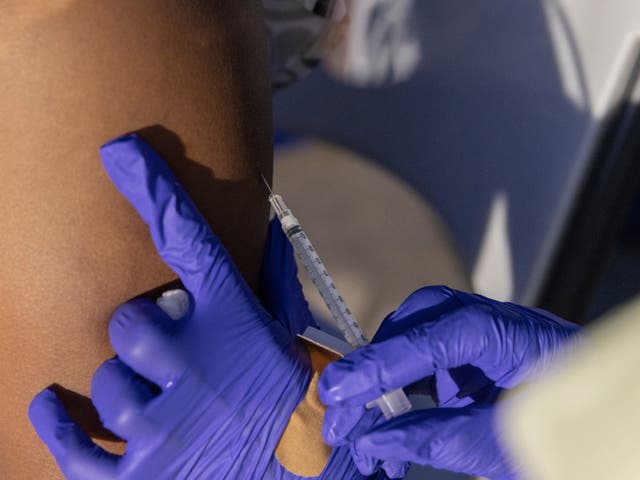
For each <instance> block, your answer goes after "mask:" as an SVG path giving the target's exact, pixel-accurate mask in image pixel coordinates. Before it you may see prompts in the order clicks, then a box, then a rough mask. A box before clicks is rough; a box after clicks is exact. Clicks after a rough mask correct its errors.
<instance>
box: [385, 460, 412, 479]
mask: <svg viewBox="0 0 640 480" xmlns="http://www.w3.org/2000/svg"><path fill="white" fill-rule="evenodd" d="M410 466H411V465H410V464H409V462H399V461H396V460H385V461H384V462H382V469H383V470H384V471H385V473H386V474H387V477H389V478H404V477H405V476H406V475H407V472H408V471H409V467H410Z"/></svg>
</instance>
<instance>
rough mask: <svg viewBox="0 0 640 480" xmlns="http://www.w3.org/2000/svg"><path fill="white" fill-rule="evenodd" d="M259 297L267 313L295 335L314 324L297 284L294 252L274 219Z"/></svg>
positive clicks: (270, 228) (261, 277) (267, 245)
mask: <svg viewBox="0 0 640 480" xmlns="http://www.w3.org/2000/svg"><path fill="white" fill-rule="evenodd" d="M259 293H260V298H261V299H262V302H263V305H264V307H265V309H266V310H267V311H268V312H269V313H270V314H271V315H272V316H273V317H274V318H276V319H277V320H279V321H280V322H282V323H283V324H284V326H285V327H286V328H287V329H288V330H289V331H290V333H291V334H292V335H297V334H299V333H302V332H304V330H305V329H306V328H307V326H309V325H313V324H314V321H313V318H312V316H311V312H309V305H308V304H307V300H306V299H305V298H304V295H303V293H302V285H300V282H299V281H298V267H297V266H296V261H295V258H294V256H293V248H292V247H291V243H290V242H289V240H288V239H287V236H286V235H285V233H284V232H283V231H282V227H281V226H280V222H279V221H278V219H277V218H274V219H273V220H272V221H271V223H270V224H269V234H268V237H267V242H266V245H265V251H264V258H263V260H262V268H261V271H260V279H259Z"/></svg>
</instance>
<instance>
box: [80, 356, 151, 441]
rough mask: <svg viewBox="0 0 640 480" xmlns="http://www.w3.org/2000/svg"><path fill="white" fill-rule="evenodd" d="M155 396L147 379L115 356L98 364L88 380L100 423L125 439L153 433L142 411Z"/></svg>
mask: <svg viewBox="0 0 640 480" xmlns="http://www.w3.org/2000/svg"><path fill="white" fill-rule="evenodd" d="M156 396H157V395H156V392H155V391H154V389H153V387H152V386H151V385H150V384H149V383H148V382H146V381H145V380H144V379H143V378H142V377H140V376H139V375H138V374H136V373H135V372H134V371H133V370H131V369H130V368H129V367H128V366H127V365H125V364H124V363H122V362H121V361H120V360H119V359H117V358H113V359H111V360H107V361H106V362H104V363H103V364H102V365H100V366H99V367H98V369H97V370H96V372H95V373H94V374H93V379H92V380H91V400H92V401H93V404H94V405H95V407H96V409H97V410H98V413H99V414H100V419H101V420H102V423H103V425H104V426H105V427H106V428H108V429H109V430H110V431H112V432H113V433H115V434H116V435H118V436H119V437H120V438H122V439H124V440H127V441H129V440H131V439H132V438H133V437H134V436H136V435H137V436H138V437H144V436H150V435H152V432H151V431H150V430H151V426H150V425H149V424H147V422H146V419H145V418H144V416H143V411H144V408H145V406H146V405H147V404H148V403H149V402H150V401H151V400H152V399H153V398H155V397H156Z"/></svg>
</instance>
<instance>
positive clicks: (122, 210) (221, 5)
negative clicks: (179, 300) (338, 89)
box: [0, 0, 272, 480]
mask: <svg viewBox="0 0 640 480" xmlns="http://www.w3.org/2000/svg"><path fill="white" fill-rule="evenodd" d="M0 11H2V15H0V105H1V106H2V107H1V108H2V115H0V298H2V302H0V324H1V326H2V335H0V368H2V376H3V380H4V382H3V388H2V389H1V390H0V407H1V408H0V425H1V426H2V427H0V446H1V448H0V472H2V474H1V476H2V478H3V479H7V480H22V479H32V478H38V479H42V480H53V479H59V478H61V475H60V473H59V472H58V469H57V467H56V466H55V464H54V462H53V460H52V459H51V458H50V456H49V454H48V452H47V449H46V447H45V446H44V445H43V444H42V443H40V441H39V440H38V439H37V437H36V435H35V433H34V431H33V429H32V428H31V425H30V424H29V421H28V419H27V415H26V411H27V406H28V404H29V402H30V400H31V398H32V397H33V396H34V395H35V394H36V393H37V392H39V391H40V390H42V389H43V388H44V387H46V386H47V385H49V384H51V383H54V382H55V383H56V384H57V385H58V386H57V387H56V388H57V389H58V392H60V395H61V396H62V397H63V399H64V401H65V403H66V404H67V405H68V406H69V410H70V414H71V415H72V416H74V417H75V418H77V419H79V421H81V422H82V423H83V424H84V425H85V426H86V428H87V429H89V430H91V431H93V433H94V436H95V437H96V438H98V439H100V438H102V439H103V440H101V443H102V445H104V446H107V447H108V448H110V449H111V450H113V451H118V450H120V451H121V450H122V447H121V446H119V445H118V444H117V443H114V442H111V441H109V440H108V434H107V433H106V432H100V431H98V428H97V427H98V425H97V421H96V418H95V415H94V412H93V410H92V409H91V408H90V405H89V404H88V403H87V401H86V396H87V395H88V393H89V386H90V381H91V376H92V374H93V371H94V370H95V369H96V367H97V366H98V365H100V363H102V361H104V360H105V359H107V358H109V357H110V356H112V355H113V351H112V350H111V347H110V346H109V341H108V336H107V323H108V321H109V318H110V316H111V313H112V312H113V310H114V309H115V307H116V306H117V305H119V304H120V303H122V302H123V301H126V300H127V299H129V298H131V297H132V296H134V295H138V294H142V293H144V292H147V291H149V290H151V289H154V288H156V287H159V286H161V285H164V284H167V283H168V282H171V281H172V280H173V279H174V278H175V275H174V274H173V273H172V272H171V271H170V270H169V269H168V268H167V267H166V266H165V265H164V264H163V263H162V262H161V260H160V258H159V257H158V256H157V254H156V252H155V249H154V247H153V245H152V243H151V241H150V238H149V235H148V231H147V228H146V226H145V225H144V224H143V223H142V221H141V220H140V219H139V218H138V216H137V215H136V214H135V212H134V211H133V209H132V208H131V207H130V206H129V205H128V204H127V202H126V201H125V200H124V199H123V198H121V197H120V195H119V194H118V193H117V191H116V189H115V187H114V186H113V185H112V184H111V183H110V181H109V179H108V177H107V175H106V173H105V172H104V171H103V169H102V166H101V163H100V158H99V156H98V148H99V146H100V145H101V144H102V143H104V142H106V141H108V140H110V139H112V138H114V137H116V136H119V135H121V134H123V133H125V132H128V131H138V132H139V133H140V135H141V136H142V137H143V138H144V139H145V140H147V141H148V142H149V143H150V144H151V145H152V146H153V147H154V148H155V149H156V150H158V151H159V153H161V155H162V156H163V157H164V158H166V159H167V160H168V162H169V163H170V165H171V167H172V169H173V170H174V171H175V172H176V175H177V176H178V178H179V179H180V181H181V182H182V183H183V184H184V186H185V187H186V189H187V191H188V192H189V193H190V194H191V196H192V198H193V199H194V201H195V202H196V204H197V206H198V208H199V209H200V210H201V212H202V213H203V214H204V216H205V218H206V219H207V220H208V221H209V223H210V225H211V226H212V228H213V230H214V232H216V234H218V236H219V237H220V238H221V240H222V242H223V243H224V245H225V246H226V247H227V249H228V250H229V251H230V253H231V255H232V257H233V258H234V261H235V262H236V263H237V265H238V267H239V268H240V271H241V272H242V273H243V275H244V276H245V278H246V279H247V281H248V282H249V284H250V285H251V286H254V285H255V282H256V279H257V274H258V269H259V265H260V261H261V255H262V246H263V241H264V237H265V233H266V227H267V220H268V208H267V207H268V205H267V202H266V193H265V190H264V186H263V185H262V183H261V181H260V178H259V173H260V172H263V173H264V175H265V177H267V178H270V177H271V161H272V160H271V159H272V147H271V137H272V125H271V105H270V101H271V100H270V98H271V96H270V95H271V94H270V91H271V85H270V80H269V77H268V73H267V72H268V69H267V64H266V58H267V53H266V50H265V49H266V44H265V33H264V30H263V18H262V9H261V6H260V3H259V2H258V1H252V0H217V1H189V2H186V1H176V0H174V1H169V0H136V1H135V2H131V1H129V0H110V1H108V2H104V1H101V0H47V1H44V0H34V1H27V2H24V1H14V0H0Z"/></svg>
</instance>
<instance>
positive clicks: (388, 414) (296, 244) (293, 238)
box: [269, 194, 411, 420]
mask: <svg viewBox="0 0 640 480" xmlns="http://www.w3.org/2000/svg"><path fill="white" fill-rule="evenodd" d="M269 203H271V206H272V207H273V210H274V211H275V213H276V215H277V216H278V219H279V220H280V224H281V225H282V230H283V231H284V233H285V234H286V235H287V237H288V238H289V242H290V243H291V245H292V246H293V249H294V251H295V252H296V255H297V256H298V258H299V259H300V261H301V262H302V265H303V266H304V268H305V270H307V272H308V273H309V276H310V277H311V280H312V281H313V283H314V284H315V286H316V288H317V289H318V292H319V293H320V295H321V296H322V299H323V300H324V302H325V304H326V305H327V308H329V311H330V312H331V315H332V316H333V318H334V320H335V321H336V324H337V325H338V327H339V328H340V330H341V331H342V334H343V335H344V338H345V340H346V341H347V342H348V343H349V344H350V345H351V346H352V347H354V348H360V347H364V346H365V345H368V344H369V340H368V339H367V337H365V335H364V333H363V332H362V330H361V329H360V327H359V326H358V323H357V322H356V319H355V318H354V317H353V315H352V314H351V311H350V310H349V308H348V307H347V305H346V303H345V301H344V300H343V298H342V297H341V296H340V293H339V292H338V289H337V288H336V286H335V284H334V282H333V279H332V278H331V276H330V275H329V272H327V269H326V268H325V266H324V263H323V262H322V260H321V259H320V256H319V255H318V253H317V251H316V250H315V249H314V248H313V245H312V244H311V241H310V240H309V238H308V237H307V235H306V233H305V232H304V230H303V229H302V227H301V226H300V222H298V219H297V218H296V217H294V216H293V214H292V213H291V210H289V208H288V207H287V205H286V204H285V203H284V200H283V199H282V197H281V196H280V195H275V194H272V195H270V196H269ZM374 406H378V407H379V408H380V410H382V413H383V415H384V417H385V418H386V419H387V420H389V419H391V418H394V417H397V416H398V415H402V414H403V413H405V412H408V411H409V410H410V409H411V402H410V401H409V398H408V397H407V395H406V394H405V393H404V390H402V389H401V388H399V389H397V390H394V391H392V392H387V393H386V394H384V395H383V396H382V397H380V398H378V399H376V400H374V401H373V402H371V403H370V404H368V405H367V407H369V408H372V407H374Z"/></svg>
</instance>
